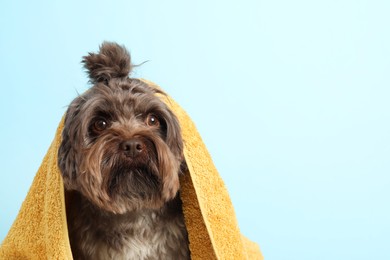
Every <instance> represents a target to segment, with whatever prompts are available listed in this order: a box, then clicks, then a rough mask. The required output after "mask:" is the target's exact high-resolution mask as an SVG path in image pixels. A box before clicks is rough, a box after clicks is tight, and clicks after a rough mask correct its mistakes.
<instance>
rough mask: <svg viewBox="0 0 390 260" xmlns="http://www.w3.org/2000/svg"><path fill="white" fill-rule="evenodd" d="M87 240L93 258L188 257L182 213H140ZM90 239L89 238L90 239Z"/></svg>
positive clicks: (86, 245)
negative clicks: (178, 215) (161, 214)
mask: <svg viewBox="0 0 390 260" xmlns="http://www.w3.org/2000/svg"><path fill="white" fill-rule="evenodd" d="M112 224H114V226H112V227H110V229H108V230H104V232H105V234H104V235H101V236H98V234H99V233H100V232H99V231H97V232H98V233H97V234H95V235H93V236H86V238H88V237H90V238H91V239H86V240H84V243H85V244H84V245H83V247H84V250H87V251H90V252H93V256H92V259H188V258H189V256H188V255H189V252H188V242H187V233H186V229H185V225H184V223H183V219H182V217H174V218H172V219H165V218H162V217H161V216H158V215H156V214H155V213H151V214H150V213H148V214H140V215H139V216H137V217H136V218H133V219H131V221H129V222H122V223H112ZM88 240H89V241H88Z"/></svg>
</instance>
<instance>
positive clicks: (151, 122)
mask: <svg viewBox="0 0 390 260" xmlns="http://www.w3.org/2000/svg"><path fill="white" fill-rule="evenodd" d="M146 124H147V125H148V126H153V127H158V126H160V121H158V118H157V116H155V115H153V114H149V115H148V116H147V117H146Z"/></svg>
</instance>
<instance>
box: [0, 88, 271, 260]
mask: <svg viewBox="0 0 390 260" xmlns="http://www.w3.org/2000/svg"><path fill="white" fill-rule="evenodd" d="M145 82H146V83H148V84H150V85H152V86H154V87H157V88H158V86H156V85H154V84H153V83H151V82H149V81H145ZM160 98H161V99H162V100H164V102H166V103H167V105H168V106H169V107H170V108H171V109H172V111H173V112H174V113H175V114H176V116H177V118H178V119H179V122H180V125H181V128H182V135H183V140H184V144H185V147H184V156H185V159H186V162H187V164H188V169H189V174H186V175H184V176H183V177H182V178H181V180H180V183H181V190H182V191H181V199H182V201H183V211H184V216H185V222H186V226H187V229H188V235H189V241H190V251H191V259H202V260H204V259H250V260H252V259H263V256H262V254H261V252H260V249H259V247H258V245H257V244H255V243H253V242H251V241H250V240H248V239H246V238H245V237H244V236H242V235H241V233H240V230H239V227H238V224H237V220H236V217H235V213H234V209H233V205H232V203H231V201H230V198H229V194H228V192H227V190H226V188H225V186H224V184H223V181H222V179H221V178H220V176H219V174H218V172H217V170H216V168H215V166H214V164H213V162H212V160H211V157H210V154H209V153H208V151H207V149H206V146H205V145H204V143H203V141H202V139H201V137H200V135H199V133H198V131H197V130H196V127H195V125H194V123H193V122H192V121H191V119H190V117H189V116H188V115H187V114H186V112H185V111H184V110H183V109H182V108H181V107H180V106H179V105H178V104H177V103H176V102H175V101H174V100H172V99H171V98H170V97H166V96H160ZM63 123H64V122H63V120H62V121H61V122H60V124H59V126H58V129H57V132H56V135H55V138H54V140H53V142H52V144H51V146H50V148H49V150H48V152H47V154H46V156H45V157H44V159H43V162H42V164H41V166H40V168H39V170H38V172H37V174H36V176H35V178H34V181H33V183H32V185H31V188H30V190H29V192H28V194H27V197H26V199H25V201H24V202H23V204H22V207H21V209H20V211H19V214H18V216H17V218H16V220H15V222H14V223H13V225H12V227H11V229H10V231H9V232H8V235H7V236H6V238H5V239H4V241H3V243H2V245H1V248H0V259H72V252H71V249H70V244H69V238H68V229H67V224H66V211H65V198H64V187H63V183H62V178H61V175H60V172H59V169H58V166H57V151H58V147H59V145H60V142H61V132H62V129H63Z"/></svg>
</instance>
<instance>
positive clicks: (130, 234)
mask: <svg viewBox="0 0 390 260" xmlns="http://www.w3.org/2000/svg"><path fill="white" fill-rule="evenodd" d="M130 60H131V59H130V55H129V53H128V52H127V50H126V49H125V48H124V47H121V46H119V45H118V44H115V43H107V42H105V43H103V44H102V46H101V47H100V52H99V53H97V54H94V53H90V54H89V56H86V57H84V60H83V62H84V64H85V67H86V68H87V70H88V73H89V76H90V79H91V82H92V83H94V85H93V86H92V87H91V88H90V89H89V90H88V91H86V92H85V93H84V94H82V95H80V96H78V97H77V98H76V99H75V100H74V101H73V102H72V103H71V104H70V106H69V108H68V110H67V113H66V116H65V126H64V130H63V133H62V142H61V145H60V148H59V151H58V164H59V167H60V170H61V173H62V176H63V180H64V185H65V189H66V192H67V194H66V198H67V215H68V225H69V237H70V242H71V246H72V251H73V254H74V257H75V258H76V259H110V258H111V259H133V258H135V259H161V257H163V258H164V259H188V258H189V250H188V238H187V231H186V229H185V225H184V220H183V214H182V210H181V202H180V199H179V196H178V191H179V174H180V169H181V166H183V165H184V164H185V162H184V159H183V142H182V138H181V134H180V127H179V123H178V121H177V118H176V117H175V115H174V114H173V113H172V111H170V110H169V108H168V107H167V106H166V105H165V103H163V102H162V101H161V100H160V99H159V98H158V97H157V95H156V94H157V93H160V94H162V93H161V91H159V90H157V89H154V88H152V87H150V86H149V85H148V84H146V83H144V82H142V81H140V80H138V79H134V78H129V77H128V73H129V72H130V70H131V64H130ZM164 256H165V257H164Z"/></svg>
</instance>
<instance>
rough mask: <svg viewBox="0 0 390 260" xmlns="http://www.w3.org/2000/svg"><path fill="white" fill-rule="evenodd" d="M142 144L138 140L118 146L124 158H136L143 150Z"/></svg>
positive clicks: (128, 141)
mask: <svg viewBox="0 0 390 260" xmlns="http://www.w3.org/2000/svg"><path fill="white" fill-rule="evenodd" d="M144 146H145V145H144V143H143V142H142V141H141V140H139V139H131V140H127V141H125V142H123V143H121V145H120V149H121V150H122V151H123V152H124V154H125V155H126V156H129V157H133V158H135V157H137V156H138V155H139V154H140V153H142V151H143V150H144Z"/></svg>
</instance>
